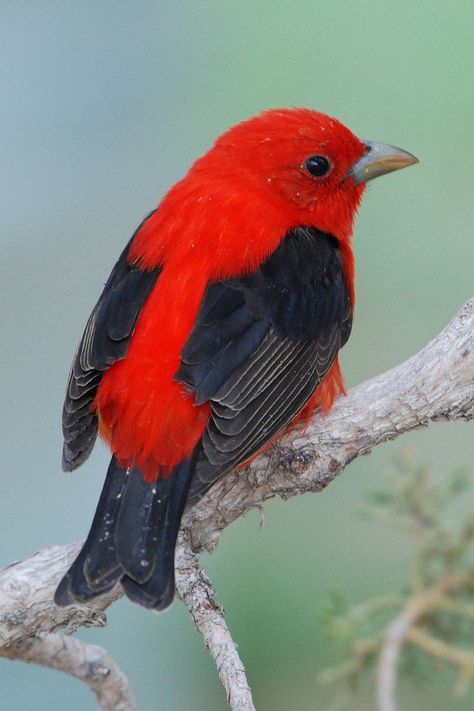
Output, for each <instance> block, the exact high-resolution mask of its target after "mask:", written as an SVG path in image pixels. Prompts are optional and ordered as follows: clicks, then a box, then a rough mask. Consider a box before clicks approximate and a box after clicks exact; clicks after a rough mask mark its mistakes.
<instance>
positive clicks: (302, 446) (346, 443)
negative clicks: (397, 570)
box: [0, 299, 474, 709]
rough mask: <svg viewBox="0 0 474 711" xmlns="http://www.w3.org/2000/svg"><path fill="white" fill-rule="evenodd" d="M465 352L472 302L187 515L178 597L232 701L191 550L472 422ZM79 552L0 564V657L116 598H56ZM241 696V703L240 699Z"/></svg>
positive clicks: (229, 674)
mask: <svg viewBox="0 0 474 711" xmlns="http://www.w3.org/2000/svg"><path fill="white" fill-rule="evenodd" d="M473 350H474V299H472V300H471V301H469V302H467V303H466V304H465V305H464V306H463V307H462V308H461V310H460V311H459V312H458V314H457V315H456V317H455V318H454V319H453V320H452V321H451V323H450V324H449V325H448V326H447V327H446V328H445V329H444V331H442V332H441V333H440V334H439V336H437V338H435V339H434V340H433V341H432V342H431V343H429V344H428V345H427V346H426V347H425V348H424V349H423V350H422V351H420V352H419V353H418V354H417V355H415V356H413V357H412V358H410V359H409V360H407V361H405V362H404V363H402V364H401V365H399V366H398V367H396V368H394V369H392V370H390V371H388V372H386V373H383V374H382V375H379V376H378V377H376V378H373V379H372V380H369V381H367V382H366V383H364V384H362V385H359V386H358V387H356V388H353V389H352V390H351V391H350V392H349V394H348V397H346V398H339V400H338V401H337V402H336V403H335V404H334V407H333V408H332V409H331V411H330V413H329V414H327V415H325V416H321V415H318V414H317V415H316V416H315V417H314V418H313V420H312V421H311V423H310V424H309V425H308V427H307V428H306V429H301V428H295V429H294V430H293V431H292V432H291V434H290V435H288V436H287V437H286V438H283V439H281V440H280V441H279V442H278V443H277V444H276V445H275V446H273V447H272V448H271V449H270V450H269V451H268V452H266V453H265V454H264V455H262V456H260V457H259V458H258V459H256V460H255V461H254V462H252V463H251V464H250V465H249V466H247V467H245V468H241V469H238V470H235V471H233V472H231V473H230V474H228V475H227V476H225V477H224V478H223V479H222V480H221V481H220V482H218V483H217V484H216V485H215V486H213V487H212V489H211V490H210V491H209V493H208V494H207V495H206V496H205V497H204V498H203V499H202V500H201V501H200V502H198V503H197V504H196V505H195V506H194V507H193V508H192V509H191V510H190V511H188V512H187V513H186V515H185V517H184V520H183V531H184V534H183V536H182V537H181V542H180V545H179V546H178V550H177V584H178V589H179V594H180V597H181V599H182V600H183V601H184V602H185V604H186V605H187V607H188V609H189V610H190V612H191V614H192V616H193V618H194V620H195V623H196V625H197V627H198V629H199V630H200V631H201V633H202V634H203V636H204V639H205V641H206V644H207V646H208V648H209V650H210V652H211V654H212V655H213V657H214V659H215V661H216V663H217V664H218V668H219V674H220V676H221V679H222V680H223V681H224V685H225V686H226V690H227V693H228V698H229V703H231V705H233V706H232V707H233V708H235V709H252V708H253V706H252V701H251V697H250V691H249V689H248V685H247V681H246V678H245V672H244V670H243V667H242V664H241V662H240V659H239V657H238V654H237V650H236V646H235V644H234V643H233V641H232V639H231V637H230V634H229V631H228V629H227V626H226V624H225V619H224V613H223V610H222V609H221V608H220V607H219V605H218V604H217V602H216V600H215V594H214V591H213V589H212V587H211V585H210V583H209V581H208V579H207V577H206V576H205V574H204V573H203V571H202V570H201V569H200V568H199V566H198V563H197V558H196V556H195V553H193V551H194V552H196V551H199V550H200V549H202V548H206V549H208V550H210V549H212V548H213V547H214V546H215V545H216V543H217V541H218V538H219V535H220V532H221V531H222V530H223V529H224V528H225V527H226V526H228V525H229V524H230V523H231V522H232V521H233V520H234V519H236V518H238V517H239V516H242V515H243V514H245V513H246V512H247V511H248V510H250V509H251V508H254V507H259V506H261V505H262V504H263V503H264V502H265V501H266V500H267V499H270V498H272V497H274V496H280V497H282V498H288V497H290V496H296V495H299V494H303V493H305V492H307V491H321V490H322V489H324V488H325V487H326V486H327V485H328V484H329V483H330V482H331V481H332V480H333V479H334V478H335V477H336V476H337V475H338V474H339V473H340V472H342V470H343V469H344V468H345V467H346V466H347V465H348V464H349V463H350V462H351V461H353V460H354V459H355V458H356V457H359V456H362V455H365V454H368V453H369V452H370V451H371V449H372V448H373V447H374V446H376V445H378V444H380V443H382V442H386V441H387V440H391V439H395V438H396V437H398V436H399V435H401V434H403V433H404V432H408V431H410V430H413V429H415V428H417V427H422V426H426V425H427V424H428V423H429V422H430V421H433V420H470V419H472V418H473V416H474V356H473ZM188 538H189V539H190V543H187V542H186V540H187V539H188ZM78 549H79V545H78V544H74V545H68V546H54V547H53V548H50V549H48V550H44V551H40V552H39V553H37V554H36V555H35V556H33V557H32V558H30V559H29V560H26V561H23V562H20V563H14V564H13V565H11V566H9V567H8V568H5V569H4V570H3V571H0V654H3V655H4V656H12V655H11V654H10V653H9V652H12V650H13V649H14V648H13V646H12V645H14V644H16V643H17V642H19V641H20V640H24V639H26V638H29V637H34V636H38V635H40V634H43V633H49V632H54V631H55V630H57V629H59V628H65V630H66V632H67V633H70V632H72V631H74V630H75V629H77V628H78V627H79V626H81V625H98V626H102V625H104V624H105V616H104V610H105V609H106V608H107V607H108V605H110V604H111V602H113V601H114V600H115V599H117V598H118V597H120V595H121V591H120V588H119V587H117V588H115V590H114V591H112V593H109V594H108V595H106V596H104V597H101V598H98V599H96V600H94V601H93V602H91V603H90V604H88V605H84V606H71V607H68V608H65V609H64V608H57V607H56V606H55V605H54V602H53V593H54V590H55V588H56V585H57V583H58V582H59V580H60V578H61V576H62V575H63V574H64V573H65V571H66V569H67V568H68V566H69V565H70V563H71V562H72V560H73V559H74V557H75V555H76V554H77V552H78ZM79 656H80V655H79ZM38 661H39V660H38ZM241 698H242V699H244V701H243V702H242V703H244V704H247V705H240V706H239V705H238V704H239V703H241V702H240V699H241ZM124 708H126V707H124ZM130 708H133V707H130Z"/></svg>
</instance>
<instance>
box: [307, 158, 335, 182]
mask: <svg viewBox="0 0 474 711" xmlns="http://www.w3.org/2000/svg"><path fill="white" fill-rule="evenodd" d="M305 168H306V170H307V171H308V173H309V174H310V175H314V177H315V178H321V177H322V176H323V175H326V173H329V171H330V169H331V164H330V162H329V161H328V159H327V158H326V156H311V157H310V158H308V160H307V161H306V163H305Z"/></svg>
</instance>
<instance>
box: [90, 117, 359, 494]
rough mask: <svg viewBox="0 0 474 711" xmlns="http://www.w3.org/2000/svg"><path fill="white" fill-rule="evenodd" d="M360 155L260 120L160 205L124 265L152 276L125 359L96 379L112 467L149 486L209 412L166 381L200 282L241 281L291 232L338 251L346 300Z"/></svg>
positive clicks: (309, 123) (319, 122)
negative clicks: (326, 170) (328, 242)
mask: <svg viewBox="0 0 474 711" xmlns="http://www.w3.org/2000/svg"><path fill="white" fill-rule="evenodd" d="M364 150H365V149H364V144H363V143H362V142H361V141H360V140H359V139H358V138H356V137H355V136H354V135H353V134H352V133H351V132H350V131H349V130H348V129H347V128H346V127H345V126H343V125H342V124H341V123H339V122H338V121H336V120H335V119H332V118H330V117H329V116H326V115H325V114H321V113H318V112H314V111H309V110H307V109H298V110H282V111H268V112H265V113H264V114H262V115H261V116H259V117H257V118H254V119H251V120H249V121H246V122H244V123H241V124H239V125H238V126H236V127H234V128H232V129H230V130H229V131H228V132H227V133H225V134H224V135H223V136H221V137H220V138H219V139H218V140H217V141H216V143H215V145H214V146H213V148H212V149H211V150H210V151H209V152H208V153H206V155H204V156H203V157H202V158H200V159H199V160H197V161H196V163H195V164H194V165H193V166H192V168H191V169H190V170H189V172H188V174H187V175H186V176H185V178H183V180H181V181H180V182H179V183H177V184H176V185H175V186H174V187H173V188H172V189H171V190H170V191H169V192H168V194H167V195H166V196H165V197H164V199H163V200H162V202H161V203H160V204H159V205H158V209H157V211H156V212H155V213H154V215H152V216H151V217H150V218H149V219H148V220H147V221H146V222H145V224H144V225H143V226H142V228H141V229H140V230H139V231H138V233H137V235H136V236H135V238H134V241H133V243H132V246H131V249H130V254H129V259H130V261H132V262H138V264H139V265H140V266H142V267H144V268H146V269H153V268H155V267H157V266H159V265H163V272H162V274H161V275H160V278H159V280H158V282H157V284H156V286H155V288H154V290H153V292H152V293H151V295H150V297H149V299H148V301H147V303H146V304H145V306H144V308H143V310H142V312H141V315H140V317H139V320H138V323H137V325H136V329H135V333H134V335H133V338H132V340H131V343H130V347H129V350H128V353H127V356H126V357H125V359H124V360H121V361H119V362H117V363H115V364H114V365H112V366H111V367H110V369H109V370H108V371H107V372H106V373H105V375H104V377H103V379H102V383H101V385H100V387H99V391H98V394H97V398H96V403H95V406H96V408H97V411H98V412H99V415H100V423H101V424H100V431H101V434H102V436H103V437H104V438H105V439H106V441H107V442H108V443H109V445H110V447H111V449H112V451H113V452H114V453H115V455H116V456H117V458H118V460H119V462H120V463H121V465H123V466H127V465H129V464H130V462H131V461H132V460H134V461H135V463H136V464H137V465H138V466H139V467H140V469H141V470H142V472H143V473H144V475H145V476H146V478H147V480H149V481H152V480H153V479H155V478H156V476H157V473H158V471H162V472H166V471H170V470H171V469H172V467H173V466H174V465H176V464H177V463H178V462H180V461H181V460H182V459H184V458H186V457H188V456H189V455H190V453H191V451H192V450H193V448H194V446H195V445H196V443H197V441H198V440H199V438H200V437H201V435H202V433H203V431H204V429H205V427H206V424H207V420H208V416H209V407H208V406H207V405H200V406H199V407H195V406H194V404H193V397H192V395H191V396H189V395H186V394H185V392H184V391H183V386H182V385H181V384H180V383H177V382H176V381H175V380H174V375H175V373H176V372H177V370H178V368H179V358H180V353H181V350H182V348H183V346H184V344H185V342H186V339H187V337H188V335H189V333H190V331H191V328H192V326H193V323H194V321H195V318H196V314H197V312H198V309H199V305H200V303H201V300H202V296H203V294H204V290H205V288H206V285H207V283H208V282H209V281H219V280H221V279H226V278H229V277H237V276H241V275H243V274H246V273H249V272H252V271H253V270H255V269H256V268H257V267H258V266H259V265H260V264H261V263H262V262H263V261H264V260H265V259H266V258H267V257H268V256H269V255H270V254H271V253H272V252H273V251H274V250H275V249H276V248H277V246H278V245H279V244H280V242H281V241H282V240H283V239H284V237H285V235H286V234H287V232H288V231H289V230H290V229H291V228H292V227H297V226H299V225H312V226H315V227H317V228H318V229H319V230H321V231H323V232H326V233H328V234H331V235H333V236H334V237H336V239H338V241H339V242H340V247H341V251H342V254H343V258H344V270H345V274H346V279H347V281H348V284H349V287H350V290H351V294H352V300H354V286H353V283H354V259H353V253H352V249H351V245H350V241H349V240H350V236H351V232H352V224H353V220H354V216H355V213H356V209H357V207H358V205H359V203H360V200H361V197H362V193H363V191H364V188H365V185H364V184H361V185H354V183H353V181H352V180H351V179H350V178H346V179H345V176H346V175H347V172H348V170H349V168H350V166H351V165H352V164H353V163H355V162H356V161H357V159H358V158H360V157H361V156H362V155H363V153H364ZM318 152H320V153H322V154H324V155H326V156H327V157H328V158H329V159H330V160H331V161H332V162H333V168H332V171H331V173H330V174H329V175H328V176H327V178H326V179H324V180H319V181H315V180H314V179H312V178H311V176H308V174H307V172H306V171H305V168H304V159H305V157H307V156H309V155H313V154H314V153H318ZM326 381H327V382H325V383H324V385H321V386H320V393H319V394H317V395H316V396H315V397H314V398H312V400H311V403H310V405H311V407H312V408H314V407H315V406H316V405H317V404H323V407H324V409H326V410H327V409H329V407H330V406H331V404H332V401H333V400H334V397H335V396H336V394H337V393H338V392H339V391H340V390H341V389H343V381H342V378H341V375H340V371H339V369H338V368H337V367H334V368H333V369H331V370H330V372H329V373H328V375H327V376H326ZM318 395H319V396H318ZM319 400H320V401H321V402H319Z"/></svg>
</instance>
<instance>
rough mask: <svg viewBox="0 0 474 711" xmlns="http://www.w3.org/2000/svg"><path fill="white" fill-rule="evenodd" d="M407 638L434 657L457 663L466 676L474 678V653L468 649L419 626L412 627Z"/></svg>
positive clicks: (463, 675)
mask: <svg viewBox="0 0 474 711" xmlns="http://www.w3.org/2000/svg"><path fill="white" fill-rule="evenodd" d="M407 639H408V640H409V641H410V642H413V643H414V644H416V645H417V646H418V647H420V649H423V650H424V651H425V652H427V653H428V654H430V655H431V656H432V657H437V658H438V659H443V660H445V661H448V662H451V663H452V664H456V665H457V666H458V667H459V669H460V670H461V675H462V677H464V678H468V679H472V678H474V653H473V652H470V651H469V650H467V649H460V648H459V647H454V646H453V645H451V644H448V643H447V642H444V641H443V640H441V639H437V638H436V637H432V636H431V635H429V634H428V633H427V632H425V630H423V629H420V628H419V627H412V628H411V629H410V630H409V631H408V634H407Z"/></svg>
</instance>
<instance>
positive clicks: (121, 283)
mask: <svg viewBox="0 0 474 711" xmlns="http://www.w3.org/2000/svg"><path fill="white" fill-rule="evenodd" d="M151 214H153V213H151ZM148 217H150V215H148ZM148 217H147V218H145V220H144V221H143V222H142V223H141V225H140V226H139V227H138V229H137V230H136V231H135V233H134V235H133V236H132V238H131V239H130V241H129V242H128V244H127V246H126V247H125V249H124V250H123V252H122V254H121V255H120V257H119V259H118V262H117V263H116V265H115V267H114V268H113V270H112V273H111V275H110V277H109V279H108V280H107V283H106V285H105V287H104V290H103V292H102V295H101V297H100V299H99V301H98V302H97V304H96V305H95V307H94V310H93V311H92V313H91V315H90V317H89V320H88V322H87V324H86V328H85V331H84V334H83V336H82V339H81V342H80V344H79V348H78V350H77V353H76V355H75V357H74V361H73V364H72V367H71V371H70V374H69V380H68V384H67V390H66V399H65V401H64V407H63V434H64V447H63V462H62V463H63V469H64V470H65V471H72V470H73V469H76V467H78V466H79V465H80V464H82V463H83V462H84V461H85V460H86V459H87V457H88V456H89V454H90V452H91V450H92V448H93V446H94V443H95V440H96V437H97V429H98V418H97V414H96V413H95V412H92V410H91V406H92V403H93V401H94V398H95V395H96V392H97V388H98V387H99V384H100V381H101V378H102V375H103V373H104V371H106V370H107V368H108V367H109V366H110V365H112V363H115V362H116V361H117V360H120V359H121V358H124V357H125V355H126V353H127V350H128V344H129V341H130V337H131V335H132V333H133V331H134V328H135V323H136V321H137V318H138V315H139V313H140V310H141V308H142V306H143V304H144V303H145V301H146V299H147V297H148V295H149V293H150V291H151V290H152V289H153V286H154V285H155V282H156V280H157V278H158V275H159V273H160V269H155V270H153V271H144V270H142V269H139V268H138V267H137V266H136V265H130V264H129V263H128V261H127V256H128V250H129V248H130V245H131V243H132V241H133V239H134V237H135V235H136V234H137V232H138V230H139V229H140V228H141V226H142V225H143V223H144V222H145V221H146V220H147V219H148Z"/></svg>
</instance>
